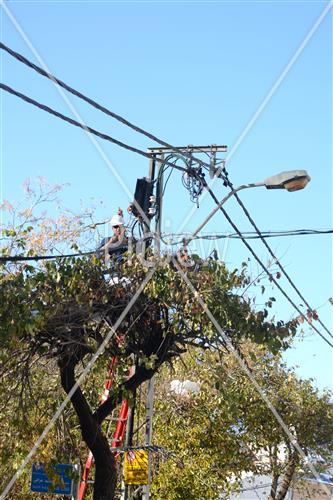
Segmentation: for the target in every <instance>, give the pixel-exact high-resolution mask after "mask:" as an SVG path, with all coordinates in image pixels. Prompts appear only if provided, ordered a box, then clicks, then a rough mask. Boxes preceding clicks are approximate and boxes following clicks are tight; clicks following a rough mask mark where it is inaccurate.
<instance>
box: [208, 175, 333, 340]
mask: <svg viewBox="0 0 333 500" xmlns="http://www.w3.org/2000/svg"><path fill="white" fill-rule="evenodd" d="M204 184H205V188H206V189H207V190H208V192H209V194H210V196H211V197H212V198H213V200H214V201H215V203H216V204H217V205H219V200H218V199H217V198H216V196H215V194H214V193H213V191H212V190H211V189H210V187H209V186H208V184H207V182H206V181H204ZM219 209H220V210H221V212H222V213H223V215H224V216H225V218H226V219H227V221H228V222H229V224H230V225H231V226H232V227H233V229H234V230H235V231H236V233H237V234H238V236H239V237H240V238H241V240H242V241H243V243H244V245H245V246H246V248H247V249H248V250H249V251H250V252H251V254H252V255H253V257H254V258H255V259H256V261H257V262H258V263H259V264H260V266H261V267H262V269H263V270H264V271H265V272H266V273H267V275H268V276H269V277H270V279H271V281H272V282H273V283H274V284H275V286H276V287H277V288H278V289H279V290H280V292H281V293H282V295H283V296H284V297H285V298H286V299H287V300H288V302H290V304H291V305H292V306H293V307H294V309H295V310H296V311H297V312H298V313H299V314H300V316H302V317H303V318H304V319H305V321H306V322H307V323H308V324H309V325H310V327H311V328H313V330H315V331H316V332H317V333H318V335H319V336H320V337H321V338H322V339H323V340H324V341H325V342H326V343H327V344H328V345H329V346H330V347H333V344H332V343H331V342H330V341H329V340H328V339H327V338H326V337H325V335H323V334H322V333H321V332H320V330H318V328H316V327H315V326H314V325H313V324H312V323H311V322H310V321H309V319H308V318H307V316H305V315H304V313H303V312H302V311H301V310H300V308H299V307H298V306H297V305H296V304H295V302H294V301H293V300H292V299H291V298H290V297H289V295H288V294H287V292H286V291H285V290H284V289H283V288H282V286H281V285H280V284H279V283H278V281H277V280H276V279H275V278H274V276H273V275H272V274H271V273H270V272H269V270H268V269H267V267H266V266H265V264H264V263H263V262H262V260H261V259H260V258H259V257H258V255H257V254H256V253H255V251H254V250H253V248H252V247H251V245H249V243H248V242H247V241H246V240H245V238H244V237H243V235H242V233H241V232H240V230H239V229H238V227H237V226H236V225H235V224H234V222H233V221H232V219H231V218H230V216H229V215H228V213H227V212H226V210H225V209H224V207H223V206H219ZM311 310H312V309H311ZM328 334H329V335H330V337H332V338H333V335H332V334H331V332H330V331H328Z"/></svg>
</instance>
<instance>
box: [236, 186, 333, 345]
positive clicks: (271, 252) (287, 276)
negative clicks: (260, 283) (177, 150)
mask: <svg viewBox="0 0 333 500" xmlns="http://www.w3.org/2000/svg"><path fill="white" fill-rule="evenodd" d="M227 182H228V184H229V187H230V189H233V186H232V183H231V182H230V181H229V180H228V181H227ZM234 196H235V198H236V200H237V203H238V204H239V205H240V207H241V208H242V210H243V212H244V213H245V215H246V217H247V218H248V220H249V221H250V223H251V225H252V226H253V227H254V229H255V230H256V233H257V234H258V236H259V238H260V239H261V241H262V242H263V244H264V245H265V247H266V248H267V250H268V252H269V253H270V255H271V256H272V257H273V259H274V261H275V263H276V264H277V266H278V267H279V269H280V271H281V272H282V273H283V274H284V275H285V277H286V278H287V280H288V282H289V283H290V285H291V286H292V288H293V289H294V290H295V292H296V293H297V295H298V296H299V297H300V298H301V300H302V301H303V302H304V303H305V305H306V306H307V308H308V309H309V311H310V312H311V311H313V308H312V307H311V306H310V304H309V303H308V301H307V300H306V298H305V297H304V295H303V294H302V293H301V292H300V290H299V288H297V286H296V285H295V283H294V282H293V280H292V279H291V277H290V276H289V274H288V273H287V271H286V270H285V269H284V267H283V266H282V264H281V262H280V261H279V259H278V258H277V257H276V255H275V253H274V252H273V250H272V248H271V247H270V245H269V244H268V243H267V241H266V240H265V238H263V236H262V234H261V232H260V229H259V228H258V226H257V224H256V223H255V222H254V220H253V218H252V217H251V215H250V213H249V211H248V210H247V208H246V207H245V205H244V203H243V202H242V200H241V199H240V198H239V196H238V194H237V193H234ZM317 321H318V323H319V324H320V325H321V326H322V327H323V328H324V330H325V331H326V332H327V333H328V334H329V336H330V337H332V338H333V335H332V333H331V332H330V330H329V329H328V328H327V326H326V325H325V324H324V323H323V322H322V321H321V319H320V318H318V319H317Z"/></svg>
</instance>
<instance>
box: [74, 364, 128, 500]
mask: <svg viewBox="0 0 333 500" xmlns="http://www.w3.org/2000/svg"><path fill="white" fill-rule="evenodd" d="M117 361H118V360H117V358H116V357H115V356H114V357H113V358H112V360H111V363H110V366H109V373H108V378H107V379H106V381H105V385H104V391H103V395H102V397H101V401H100V404H102V403H104V401H106V399H107V398H108V396H109V392H110V389H111V386H112V383H113V378H114V373H115V368H116V365H117ZM130 374H131V371H130ZM127 417H128V402H127V401H126V400H124V401H123V402H122V404H121V408H120V413H119V417H118V420H117V425H116V429H115V431H114V434H113V440H112V444H111V447H112V448H117V447H118V446H121V445H122V444H123V441H124V435H125V430H126V423H127ZM118 456H119V453H118V452H116V453H115V457H116V459H117V458H118ZM93 461H94V457H93V454H92V453H91V451H90V452H89V454H88V458H87V460H86V464H85V466H84V470H83V474H82V479H81V483H80V488H79V495H78V500H83V499H84V496H85V493H86V491H87V487H88V477H89V474H90V470H91V466H92V464H93Z"/></svg>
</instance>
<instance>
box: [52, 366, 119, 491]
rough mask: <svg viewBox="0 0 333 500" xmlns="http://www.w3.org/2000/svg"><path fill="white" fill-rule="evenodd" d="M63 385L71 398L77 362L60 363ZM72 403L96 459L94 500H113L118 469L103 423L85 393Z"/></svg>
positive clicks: (77, 394)
mask: <svg viewBox="0 0 333 500" xmlns="http://www.w3.org/2000/svg"><path fill="white" fill-rule="evenodd" d="M59 367H60V374H61V384H62V386H63V388H64V390H65V391H66V393H67V394H68V393H69V391H70V390H71V388H72V387H73V386H74V384H75V362H74V361H73V360H71V359H68V358H67V359H61V360H60V361H59ZM71 402H72V404H73V407H74V409H75V412H76V414H77V416H78V418H79V421H80V428H81V433H82V438H83V439H84V441H85V442H86V444H87V446H88V447H89V449H90V450H91V452H92V454H93V456H94V459H95V482H94V497H93V498H94V500H113V499H114V496H115V490H116V485H117V467H116V460H115V457H114V455H113V453H112V452H111V451H110V447H109V443H108V441H107V439H106V437H105V436H104V435H103V433H102V430H101V427H100V423H99V420H98V418H97V416H96V415H93V413H92V411H91V409H90V407H89V405H88V403H87V400H86V398H85V397H84V395H83V394H82V391H81V389H80V388H79V387H78V389H77V390H76V391H75V393H74V394H73V395H72V397H71Z"/></svg>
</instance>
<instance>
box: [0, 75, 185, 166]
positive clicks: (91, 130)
mask: <svg viewBox="0 0 333 500" xmlns="http://www.w3.org/2000/svg"><path fill="white" fill-rule="evenodd" d="M0 89H2V90H5V91H6V92H8V93H9V94H12V95H14V96H16V97H19V98H20V99H22V100H23V101H25V102H27V103H29V104H32V105H33V106H36V107H37V108H39V109H41V110H43V111H46V112H47V113H50V114H51V115H53V116H56V117H57V118H60V119H61V120H64V121H65V122H68V123H70V124H71V125H74V126H75V127H78V128H81V129H82V130H85V131H86V132H88V133H90V134H93V135H96V136H97V137H100V138H101V139H104V140H106V141H109V142H112V143H113V144H116V145H117V146H120V147H121V148H124V149H127V150H128V151H132V152H133V153H136V154H139V155H141V156H144V157H145V158H149V159H150V160H155V161H156V162H159V163H162V164H163V165H168V166H170V167H173V168H175V169H176V170H180V171H181V172H186V171H187V170H186V169H185V168H183V167H179V166H177V165H174V164H173V163H170V162H166V161H164V160H160V159H159V158H156V156H155V155H154V154H152V153H147V152H146V151H143V150H142V149H138V148H135V147H133V146H129V145H128V144H125V143H124V142H122V141H118V139H115V138H114V137H111V136H110V135H107V134H104V133H103V132H99V131H98V130H95V129H94V128H92V127H88V126H87V125H84V124H83V123H80V122H78V121H76V120H74V119H73V118H70V117H69V116H66V115H63V114H62V113H59V111H56V110H55V109H53V108H50V107H49V106H46V105H45V104H42V103H40V102H38V101H35V99H32V98H31V97H28V96H26V95H25V94H22V93H21V92H18V91H17V90H14V89H13V88H11V87H9V86H8V85H5V84H4V83H0Z"/></svg>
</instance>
